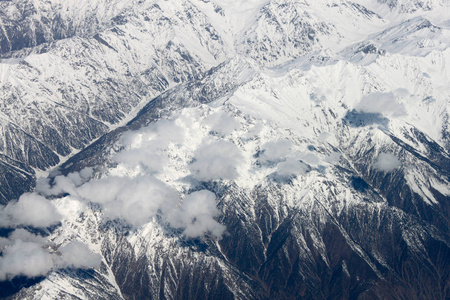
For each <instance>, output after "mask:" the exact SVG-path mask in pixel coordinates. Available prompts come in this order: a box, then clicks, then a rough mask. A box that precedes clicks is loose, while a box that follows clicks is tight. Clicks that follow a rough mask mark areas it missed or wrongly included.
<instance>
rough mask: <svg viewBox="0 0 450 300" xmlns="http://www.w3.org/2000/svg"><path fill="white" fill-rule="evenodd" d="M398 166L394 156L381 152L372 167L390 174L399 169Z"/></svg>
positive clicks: (398, 162)
mask: <svg viewBox="0 0 450 300" xmlns="http://www.w3.org/2000/svg"><path fill="white" fill-rule="evenodd" d="M400 165H401V164H400V161H399V160H398V158H397V157H396V156H395V155H393V154H390V153H384V152H381V153H380V155H378V158H377V161H376V162H375V163H374V164H373V167H374V168H375V169H377V170H380V171H384V172H391V171H393V170H395V169H396V168H398V167H400Z"/></svg>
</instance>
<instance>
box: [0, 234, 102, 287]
mask: <svg viewBox="0 0 450 300" xmlns="http://www.w3.org/2000/svg"><path fill="white" fill-rule="evenodd" d="M50 246H53V247H54V246H55V245H54V244H53V243H51V242H50V241H48V240H47V239H46V238H44V237H41V236H38V235H35V234H32V233H30V232H28V231H26V230H25V229H16V230H15V231H13V232H12V233H11V234H10V235H9V236H8V238H1V239H0V250H2V252H3V255H2V256H1V257H0V281H1V280H9V279H12V278H14V277H15V276H20V275H22V276H27V277H37V276H43V275H46V274H47V273H49V272H50V271H52V270H55V269H60V268H66V267H72V268H82V269H89V268H94V267H97V266H98V265H99V264H100V262H101V256H100V255H98V254H94V253H93V252H92V251H91V250H90V249H89V248H88V247H87V245H85V244H83V243H81V242H77V241H75V242H72V243H70V244H68V245H66V246H64V247H61V248H60V249H58V251H57V252H53V250H52V248H51V247H50Z"/></svg>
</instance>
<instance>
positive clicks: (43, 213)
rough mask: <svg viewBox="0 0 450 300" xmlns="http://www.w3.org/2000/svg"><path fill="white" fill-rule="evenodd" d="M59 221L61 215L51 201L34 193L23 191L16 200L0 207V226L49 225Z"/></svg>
mask: <svg viewBox="0 0 450 300" xmlns="http://www.w3.org/2000/svg"><path fill="white" fill-rule="evenodd" d="M59 221H61V215H60V214H59V213H58V211H57V210H56V208H55V206H54V205H53V204H52V202H50V201H48V200H47V199H45V197H43V196H41V195H38V194H36V193H25V194H23V195H22V196H20V198H19V200H18V201H17V202H10V203H8V205H6V207H4V208H2V209H0V226H2V227H16V226H33V227H49V226H51V225H55V224H57V223H58V222H59Z"/></svg>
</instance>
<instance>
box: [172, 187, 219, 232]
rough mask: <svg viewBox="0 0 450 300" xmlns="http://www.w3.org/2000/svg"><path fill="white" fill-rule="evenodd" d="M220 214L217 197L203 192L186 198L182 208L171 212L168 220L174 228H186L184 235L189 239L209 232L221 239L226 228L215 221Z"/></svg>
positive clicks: (208, 192)
mask: <svg viewBox="0 0 450 300" xmlns="http://www.w3.org/2000/svg"><path fill="white" fill-rule="evenodd" d="M219 213H220V212H219V210H218V209H217V207H216V195H215V194H214V193H212V192H210V191H206V190H202V191H198V192H194V193H192V194H189V195H188V196H186V197H185V198H184V199H183V202H182V204H181V205H180V208H179V209H177V210H173V211H171V212H170V213H169V214H168V215H167V219H168V221H169V223H170V224H171V225H172V226H174V227H178V228H184V234H185V235H186V236H188V237H199V236H202V235H204V234H205V233H207V232H210V233H211V234H213V235H214V236H216V237H220V236H222V234H223V232H224V231H225V226H223V225H221V224H219V223H218V222H217V221H216V220H214V217H217V216H218V215H219Z"/></svg>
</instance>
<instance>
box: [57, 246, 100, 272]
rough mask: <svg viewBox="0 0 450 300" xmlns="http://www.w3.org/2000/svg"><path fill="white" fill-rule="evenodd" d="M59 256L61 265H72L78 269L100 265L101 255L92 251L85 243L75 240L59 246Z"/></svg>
mask: <svg viewBox="0 0 450 300" xmlns="http://www.w3.org/2000/svg"><path fill="white" fill-rule="evenodd" d="M58 251H59V253H61V257H60V258H59V260H58V263H59V264H60V265H61V266H62V267H72V268H80V269H90V268H95V267H97V266H98V265H100V263H101V261H102V257H101V256H100V255H99V254H96V253H93V252H92V251H91V250H90V249H89V247H88V246H87V245H86V244H83V243H81V242H78V241H75V242H72V243H70V244H68V245H66V246H63V247H61V248H59V250H58Z"/></svg>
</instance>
